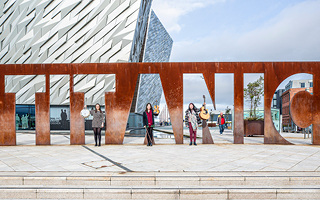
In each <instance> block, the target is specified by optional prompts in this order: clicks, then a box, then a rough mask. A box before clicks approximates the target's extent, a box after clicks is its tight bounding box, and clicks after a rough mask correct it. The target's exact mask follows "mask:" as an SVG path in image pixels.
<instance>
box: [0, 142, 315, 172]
mask: <svg viewBox="0 0 320 200" xmlns="http://www.w3.org/2000/svg"><path fill="white" fill-rule="evenodd" d="M88 148H89V149H90V150H88ZM319 160H320V146H311V145H294V146H292V145H259V144H257V145H253V144H247V145H234V144H223V145H222V144H215V145H202V144H199V145H198V146H189V145H186V144H184V145H154V146H152V147H147V146H144V145H103V146H101V147H95V146H93V145H86V146H85V147H84V146H81V145H72V146H71V145H59V146H54V145H51V146H29V145H25V146H6V147H4V146H3V147H0V174H1V172H10V171H11V172H21V173H23V172H29V171H31V172H56V171H58V172H66V173H68V172H110V173H112V172H129V171H134V172H159V171H160V172H232V171H234V172H244V171H250V172H263V171H265V172H270V171H272V172H278V171H280V172H288V171H293V172H299V171H301V172H317V171H320V162H319ZM93 162H94V163H95V164H94V165H92V166H90V165H88V163H93ZM99 163H100V164H101V165H100V166H99Z"/></svg>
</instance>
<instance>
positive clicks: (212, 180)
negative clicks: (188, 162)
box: [0, 173, 320, 187]
mask: <svg viewBox="0 0 320 200" xmlns="http://www.w3.org/2000/svg"><path fill="white" fill-rule="evenodd" d="M4 185H5V186H10V185H44V186H45V185H50V186H52V185H86V186H132V187H134V186H159V187H162V186H175V187H177V186H178V187H185V186H192V187H194V186H232V185H233V186H234V185H237V186H248V185H250V186H251V185H254V186H266V185H267V186H277V187H280V186H315V185H320V176H314V175H313V176H303V175H301V176H298V175H296V176H285V175H284V176H280V175H277V176H275V175H273V176H272V175H270V176H259V175H250V176H243V175H238V176H236V175H230V176H226V175H222V176H218V175H197V176H195V175H188V174H186V175H183V174H178V175H170V174H166V173H161V174H157V175H151V174H147V175H141V174H134V173H132V174H126V175H121V174H115V175H110V176H32V175H30V176H0V186H4Z"/></svg>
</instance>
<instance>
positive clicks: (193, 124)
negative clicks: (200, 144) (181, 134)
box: [184, 103, 201, 146]
mask: <svg viewBox="0 0 320 200" xmlns="http://www.w3.org/2000/svg"><path fill="white" fill-rule="evenodd" d="M199 112H200V110H199V109H198V108H197V107H195V106H194V104H193V103H190V104H189V107H188V109H187V110H186V116H185V120H184V121H185V125H186V127H188V128H189V132H190V144H189V145H192V138H193V144H194V145H195V146H197V143H196V139H197V129H198V126H199V125H200V124H201V119H200V117H199Z"/></svg>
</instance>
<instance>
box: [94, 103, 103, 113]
mask: <svg viewBox="0 0 320 200" xmlns="http://www.w3.org/2000/svg"><path fill="white" fill-rule="evenodd" d="M97 105H99V111H100V113H102V110H101V106H100V104H98V103H97V104H96V105H95V106H94V109H95V112H96V113H97V111H98V110H97V107H96V106H97Z"/></svg>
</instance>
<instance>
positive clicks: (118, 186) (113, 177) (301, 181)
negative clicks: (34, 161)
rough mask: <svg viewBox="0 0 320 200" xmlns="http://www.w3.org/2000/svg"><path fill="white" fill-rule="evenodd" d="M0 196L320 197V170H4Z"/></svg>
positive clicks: (62, 197) (29, 197)
mask: <svg viewBox="0 0 320 200" xmlns="http://www.w3.org/2000/svg"><path fill="white" fill-rule="evenodd" d="M0 199H320V175H319V173H318V172H290V173H289V172H264V173H257V172H254V173H253V172H238V173H236V172H234V173H224V172H220V173H219V172H217V173H188V172H186V173H165V172H161V173H156V172H155V173H124V174H119V173H86V172H76V173H66V172H61V173H60V172H54V173H49V172H47V173H45V172H36V173H28V172H24V173H9V172H8V173H0Z"/></svg>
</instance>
